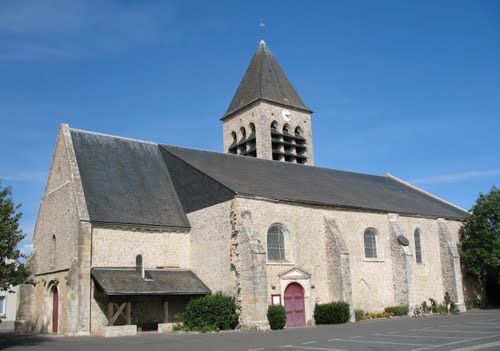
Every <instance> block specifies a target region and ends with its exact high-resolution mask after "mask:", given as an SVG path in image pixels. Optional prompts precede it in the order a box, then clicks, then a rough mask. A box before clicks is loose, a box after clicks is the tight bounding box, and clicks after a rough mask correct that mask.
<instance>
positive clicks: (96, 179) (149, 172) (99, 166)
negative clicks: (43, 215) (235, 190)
mask: <svg viewBox="0 0 500 351" xmlns="http://www.w3.org/2000/svg"><path fill="white" fill-rule="evenodd" d="M71 137H72V140H73V146H74V149H75V154H76V159H77V162H78V168H79V171H80V177H81V180H82V186H83V191H84V194H85V200H86V202H87V208H88V211H89V217H90V220H91V221H92V222H102V223H111V224H134V225H142V226H151V227H175V228H177V227H178V228H189V221H188V219H187V217H186V214H185V212H184V210H183V208H182V206H181V204H180V202H179V199H178V198H177V192H176V190H175V189H174V186H173V185H172V182H171V180H170V176H169V174H168V171H167V168H166V166H165V162H164V160H163V157H162V155H161V153H160V150H159V149H158V144H154V143H147V142H143V141H138V140H132V139H126V138H119V137H114V136H110V135H104V134H98V133H91V132H87V131H82V130H76V129H71Z"/></svg>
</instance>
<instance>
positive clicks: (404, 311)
mask: <svg viewBox="0 0 500 351" xmlns="http://www.w3.org/2000/svg"><path fill="white" fill-rule="evenodd" d="M409 311H410V308H409V307H408V306H404V305H401V306H389V307H386V308H385V312H388V313H392V314H393V315H394V316H406V315H408V312H409Z"/></svg>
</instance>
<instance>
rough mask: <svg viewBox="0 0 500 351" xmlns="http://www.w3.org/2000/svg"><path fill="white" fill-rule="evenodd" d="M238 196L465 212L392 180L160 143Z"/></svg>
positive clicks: (454, 214)
mask: <svg viewBox="0 0 500 351" xmlns="http://www.w3.org/2000/svg"><path fill="white" fill-rule="evenodd" d="M161 147H162V148H164V149H165V150H166V151H168V152H169V153H171V154H173V155H175V156H177V157H178V158H179V159H181V160H182V161H183V162H186V163H187V164H189V165H191V166H192V167H194V168H195V169H197V170H198V171H199V172H201V173H202V174H204V175H205V176H208V177H210V178H211V179H213V180H215V181H217V182H218V183H220V184H223V185H224V186H225V187H226V188H227V189H230V190H232V191H234V192H235V193H237V194H242V195H249V196H258V197H264V198H269V199H276V200H282V201H293V202H301V203H310V204H318V205H326V206H339V207H347V208H354V209H363V210H375V211H383V212H395V213H400V214H412V215H422V216H430V217H443V218H457V219H464V218H466V217H467V216H468V213H467V212H465V211H463V210H460V209H458V208H456V207H454V206H451V205H448V204H446V203H445V202H443V201H439V200H437V199H434V198H432V197H430V196H428V195H426V194H425V193H423V192H420V191H418V190H415V189H413V188H411V187H408V186H406V185H404V184H403V183H401V182H398V181H396V180H394V179H392V178H389V177H386V176H376V175H369V174H362V173H353V172H345V171H339V170H334V169H327V168H321V167H312V166H304V165H298V164H293V163H287V162H279V161H270V160H263V159H258V158H253V157H244V156H235V155H230V154H223V153H217V152H210V151H202V150H195V149H187V148H181V147H176V146H167V145H161Z"/></svg>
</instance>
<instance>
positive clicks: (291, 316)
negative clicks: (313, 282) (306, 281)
mask: <svg viewBox="0 0 500 351" xmlns="http://www.w3.org/2000/svg"><path fill="white" fill-rule="evenodd" d="M285 309H286V325H287V327H301V326H304V325H306V313H305V308H304V289H303V288H302V286H300V285H299V284H297V283H291V284H290V285H288V286H287V287H286V290H285Z"/></svg>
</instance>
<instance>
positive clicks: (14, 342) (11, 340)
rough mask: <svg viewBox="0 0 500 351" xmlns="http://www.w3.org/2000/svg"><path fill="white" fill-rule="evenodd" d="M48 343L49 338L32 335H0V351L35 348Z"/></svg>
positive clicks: (12, 333)
mask: <svg viewBox="0 0 500 351" xmlns="http://www.w3.org/2000/svg"><path fill="white" fill-rule="evenodd" d="M50 341H51V338H48V337H43V336H40V335H34V334H17V333H14V332H11V333H0V350H5V349H8V348H9V347H13V346H37V345H40V344H41V343H44V342H50Z"/></svg>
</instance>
